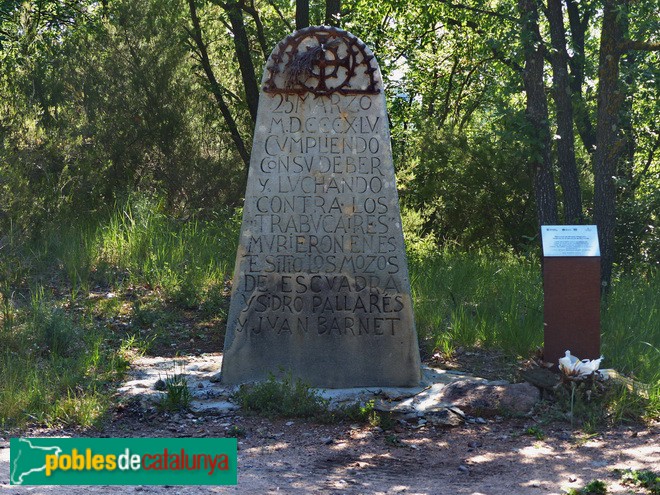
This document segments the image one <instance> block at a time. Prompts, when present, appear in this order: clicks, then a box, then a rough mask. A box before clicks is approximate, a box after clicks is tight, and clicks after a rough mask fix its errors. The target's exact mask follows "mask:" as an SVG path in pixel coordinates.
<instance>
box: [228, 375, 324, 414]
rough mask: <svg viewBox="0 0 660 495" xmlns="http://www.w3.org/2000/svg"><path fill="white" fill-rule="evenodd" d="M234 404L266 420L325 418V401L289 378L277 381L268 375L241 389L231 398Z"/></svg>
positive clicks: (301, 383) (285, 377) (304, 385)
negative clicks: (236, 403)
mask: <svg viewBox="0 0 660 495" xmlns="http://www.w3.org/2000/svg"><path fill="white" fill-rule="evenodd" d="M235 399H236V401H237V402H238V403H239V404H240V405H241V407H242V408H244V409H245V410H246V411H251V412H254V413H258V414H261V415H264V416H267V417H271V418H273V417H287V418H318V417H323V416H325V415H327V413H328V404H329V401H328V400H327V399H324V398H322V397H321V396H320V395H319V394H318V392H316V391H314V390H312V389H310V388H309V386H308V385H307V384H305V383H304V382H303V381H301V380H299V379H295V380H294V379H293V378H292V376H291V374H285V375H284V376H283V377H282V378H281V380H280V379H277V378H276V377H275V376H274V375H270V376H269V377H268V380H266V381H265V382H261V383H256V384H254V385H241V387H240V388H239V390H238V391H237V392H236V394H235Z"/></svg>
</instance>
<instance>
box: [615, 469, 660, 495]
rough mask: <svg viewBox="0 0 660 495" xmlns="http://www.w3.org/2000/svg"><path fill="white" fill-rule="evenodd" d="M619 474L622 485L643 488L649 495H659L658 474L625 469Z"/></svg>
mask: <svg viewBox="0 0 660 495" xmlns="http://www.w3.org/2000/svg"><path fill="white" fill-rule="evenodd" d="M619 474H620V475H621V481H622V482H623V483H624V484H626V485H632V486H635V487H640V488H644V489H646V490H647V493H649V494H650V495H660V475H659V474H658V473H655V472H653V471H637V470H635V469H625V470H622V471H619Z"/></svg>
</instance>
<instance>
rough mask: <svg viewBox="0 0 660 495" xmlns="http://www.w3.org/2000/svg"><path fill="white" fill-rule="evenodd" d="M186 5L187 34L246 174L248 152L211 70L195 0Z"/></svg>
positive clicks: (248, 162) (248, 165) (248, 161)
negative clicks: (188, 16) (189, 20)
mask: <svg viewBox="0 0 660 495" xmlns="http://www.w3.org/2000/svg"><path fill="white" fill-rule="evenodd" d="M188 7H189V9H190V18H191V20H192V24H193V29H192V31H189V33H188V34H189V35H190V37H191V38H192V40H193V41H194V43H195V47H196V48H197V55H198V57H199V61H200V63H201V64H202V68H203V69H204V73H205V74H206V79H207V80H208V82H209V85H210V86H211V92H212V93H213V96H214V98H215V100H216V102H217V103H218V106H219V107H220V113H222V117H223V118H224V119H225V123H226V124H227V127H228V128H229V133H230V135H231V138H232V140H233V141H234V145H236V149H237V150H238V154H239V155H240V157H241V160H242V161H243V163H244V164H245V173H246V175H247V171H248V168H249V167H250V154H249V153H248V151H247V149H246V148H245V143H244V142H243V138H242V137H241V134H240V132H239V131H238V126H237V125H236V121H235V120H234V117H233V116H232V114H231V111H230V110H229V106H228V105H227V103H226V102H225V99H224V96H223V95H222V88H221V87H220V84H219V83H218V80H217V79H216V77H215V73H214V72H213V67H211V62H210V60H209V54H208V51H207V49H206V45H205V44H204V40H203V38H202V28H201V26H200V23H199V17H198V16H197V6H196V5H195V0H188Z"/></svg>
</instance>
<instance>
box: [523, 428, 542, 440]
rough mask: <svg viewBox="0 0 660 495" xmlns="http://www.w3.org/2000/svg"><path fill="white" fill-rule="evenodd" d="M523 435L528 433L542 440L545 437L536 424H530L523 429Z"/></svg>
mask: <svg viewBox="0 0 660 495" xmlns="http://www.w3.org/2000/svg"><path fill="white" fill-rule="evenodd" d="M525 435H529V436H530V437H534V438H536V439H537V440H543V439H544V438H545V433H544V432H543V430H542V429H541V428H539V427H538V426H530V427H529V428H527V429H526V430H525Z"/></svg>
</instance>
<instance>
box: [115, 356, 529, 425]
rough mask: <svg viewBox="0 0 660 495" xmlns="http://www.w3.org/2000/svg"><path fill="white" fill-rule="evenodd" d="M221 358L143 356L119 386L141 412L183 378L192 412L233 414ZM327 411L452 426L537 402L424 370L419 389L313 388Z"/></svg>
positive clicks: (514, 389) (479, 381)
mask: <svg viewBox="0 0 660 495" xmlns="http://www.w3.org/2000/svg"><path fill="white" fill-rule="evenodd" d="M221 366H222V355H221V354H219V353H211V354H201V355H199V356H183V357H178V358H165V357H142V358H139V359H137V360H136V361H134V363H133V365H132V366H131V370H130V371H129V373H128V380H127V381H126V382H125V383H124V384H123V385H122V386H121V387H120V388H119V393H120V394H121V396H122V397H123V398H124V399H132V400H137V401H139V402H140V404H141V407H142V408H143V409H145V410H149V409H154V408H155V407H156V404H157V403H158V401H160V400H161V399H162V398H163V397H164V396H165V394H166V392H165V391H164V390H163V388H164V387H163V382H164V381H166V380H167V378H169V377H173V376H175V375H182V376H184V377H185V378H186V381H187V383H188V388H189V390H190V392H191V395H192V403H191V413H192V414H198V415H199V414H214V415H225V414H234V413H236V411H238V410H239V409H240V407H239V406H238V405H237V404H236V403H235V402H233V400H232V395H233V393H234V392H235V391H236V389H237V387H235V386H224V385H221V384H220V379H221V378H220V369H221ZM316 390H317V391H318V392H319V394H320V395H321V396H322V397H324V398H326V399H328V400H329V402H330V407H331V408H333V407H340V406H341V405H347V404H352V403H356V402H360V403H362V404H364V403H366V402H368V401H372V400H373V401H374V408H375V409H376V410H379V411H384V412H391V413H395V414H400V415H402V416H404V417H405V418H406V419H408V420H410V419H414V418H418V419H419V421H422V422H425V421H429V422H431V423H433V424H444V425H456V424H460V423H463V422H464V421H466V420H467V421H471V420H474V419H475V418H473V417H472V418H471V417H470V415H471V414H475V415H479V416H488V415H495V414H499V413H500V412H501V411H502V410H503V409H504V410H507V411H510V412H515V413H522V414H524V413H527V412H528V411H529V410H530V409H531V408H532V407H533V405H534V404H535V403H536V401H538V399H539V391H538V389H537V388H536V387H533V386H532V385H529V384H527V383H522V384H520V383H519V384H510V383H508V382H505V381H488V380H485V379H483V378H479V377H475V376H471V375H468V374H466V373H462V372H458V371H448V370H441V369H437V368H430V367H428V366H422V383H421V384H420V386H418V387H411V388H402V387H359V388H345V389H316Z"/></svg>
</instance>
